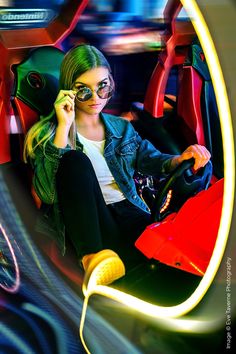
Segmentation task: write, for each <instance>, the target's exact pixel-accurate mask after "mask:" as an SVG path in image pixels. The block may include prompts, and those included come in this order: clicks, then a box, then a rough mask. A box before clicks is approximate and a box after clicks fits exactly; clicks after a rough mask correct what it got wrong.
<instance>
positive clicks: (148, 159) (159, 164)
mask: <svg viewBox="0 0 236 354" xmlns="http://www.w3.org/2000/svg"><path fill="white" fill-rule="evenodd" d="M136 138H137V142H138V144H139V148H138V151H137V160H136V165H137V170H138V171H139V172H141V173H143V174H147V175H153V176H158V177H165V176H166V175H168V174H169V173H170V172H171V171H173V170H174V169H175V168H176V167H177V166H178V165H179V164H180V163H181V162H182V161H184V160H188V159H190V158H192V157H193V158H194V159H195V164H194V169H195V170H197V169H199V168H200V167H203V166H205V165H206V163H207V162H208V161H209V159H210V158H211V154H210V152H209V151H208V150H207V149H206V148H205V147H204V146H201V145H197V144H196V145H191V146H189V147H188V148H187V149H186V150H185V151H184V152H183V153H182V154H181V155H169V154H162V153H161V152H160V151H159V150H158V149H156V148H155V147H154V146H153V145H152V144H151V143H150V142H149V141H148V140H145V139H144V140H142V139H141V137H140V136H139V135H138V133H137V132H136Z"/></svg>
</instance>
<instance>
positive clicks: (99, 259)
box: [82, 249, 125, 294]
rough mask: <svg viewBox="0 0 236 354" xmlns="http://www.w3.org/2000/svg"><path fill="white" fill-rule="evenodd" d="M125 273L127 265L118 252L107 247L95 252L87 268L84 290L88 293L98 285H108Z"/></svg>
mask: <svg viewBox="0 0 236 354" xmlns="http://www.w3.org/2000/svg"><path fill="white" fill-rule="evenodd" d="M124 275H125V266H124V263H123V262H122V260H121V259H120V257H119V256H118V254H117V253H115V252H114V251H112V250H109V249H105V250H102V251H100V252H97V253H95V254H94V255H93V256H92V257H91V260H90V261H89V263H88V266H87V267H86V268H85V276H84V281H83V286H82V290H83V293H84V294H86V293H87V292H88V291H89V290H91V289H92V288H93V287H94V286H96V285H108V284H111V283H113V282H114V281H115V280H117V279H119V278H121V277H123V276H124Z"/></svg>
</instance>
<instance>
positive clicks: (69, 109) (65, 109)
mask: <svg viewBox="0 0 236 354" xmlns="http://www.w3.org/2000/svg"><path fill="white" fill-rule="evenodd" d="M75 95H76V92H75V91H73V90H60V92H59V94H58V96H57V98H56V101H55V102H54V109H55V112H56V116H57V121H58V126H61V127H62V126H63V127H65V128H67V129H68V130H69V129H70V127H71V124H72V123H73V121H74V119H75V103H74V100H75Z"/></svg>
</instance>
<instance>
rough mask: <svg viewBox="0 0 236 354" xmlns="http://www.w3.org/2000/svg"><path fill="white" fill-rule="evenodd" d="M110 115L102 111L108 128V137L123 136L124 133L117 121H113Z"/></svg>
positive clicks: (103, 119) (102, 117)
mask: <svg viewBox="0 0 236 354" xmlns="http://www.w3.org/2000/svg"><path fill="white" fill-rule="evenodd" d="M109 116H110V115H109V114H106V113H100V117H101V120H102V122H103V123H104V126H105V129H106V138H112V137H115V138H122V135H121V133H120V131H119V130H118V128H117V124H116V123H115V121H111V119H109Z"/></svg>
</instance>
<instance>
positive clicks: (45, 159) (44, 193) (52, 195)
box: [31, 141, 71, 204]
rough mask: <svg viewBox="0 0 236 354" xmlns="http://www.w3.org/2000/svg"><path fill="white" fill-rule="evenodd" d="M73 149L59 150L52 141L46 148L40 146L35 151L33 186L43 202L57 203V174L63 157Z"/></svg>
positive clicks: (67, 147) (68, 147)
mask: <svg viewBox="0 0 236 354" xmlns="http://www.w3.org/2000/svg"><path fill="white" fill-rule="evenodd" d="M70 149H71V147H70V146H69V145H67V146H66V147H65V148H57V147H56V146H55V145H54V144H53V143H52V142H51V141H48V142H47V143H46V145H45V147H43V146H40V147H37V149H36V150H35V159H34V160H32V161H31V162H32V166H33V171H34V175H33V186H34V189H35V191H36V193H37V195H38V197H39V198H40V199H41V201H42V202H44V203H46V204H53V203H54V202H57V193H56V173H57V169H58V166H59V162H60V158H61V156H62V155H63V154H64V153H65V152H66V151H69V150H70Z"/></svg>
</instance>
